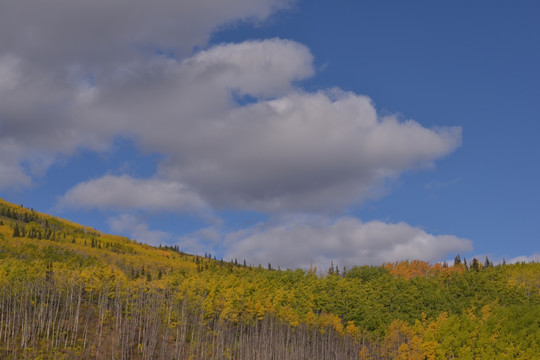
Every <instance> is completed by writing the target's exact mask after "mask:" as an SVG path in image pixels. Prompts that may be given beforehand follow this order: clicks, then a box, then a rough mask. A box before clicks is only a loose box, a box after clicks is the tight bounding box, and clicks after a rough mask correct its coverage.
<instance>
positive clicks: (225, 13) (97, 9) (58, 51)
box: [0, 0, 294, 70]
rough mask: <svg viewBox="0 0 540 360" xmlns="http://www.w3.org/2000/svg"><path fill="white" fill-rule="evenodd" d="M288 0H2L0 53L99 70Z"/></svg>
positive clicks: (193, 41) (199, 41)
mask: <svg viewBox="0 0 540 360" xmlns="http://www.w3.org/2000/svg"><path fill="white" fill-rule="evenodd" d="M292 3H294V0H228V1H221V0H182V1H170V0H153V1H129V2H127V1H125V0H94V1H84V0H27V1H23V2H21V1H19V0H4V1H2V11H1V12H0V55H2V53H1V52H2V51H8V52H13V53H15V54H21V55H22V56H24V57H26V58H28V59H31V60H32V61H34V62H35V63H39V64H40V66H46V67H49V68H56V67H58V66H67V65H70V66H73V65H81V66H83V67H85V68H90V69H92V70H96V69H101V70H103V69H104V68H106V67H107V66H110V65H111V64H114V63H117V62H126V61H128V60H131V59H133V57H134V56H141V54H144V53H149V54H151V53H152V52H153V51H155V50H156V49H161V50H168V49H172V50H175V51H180V52H183V53H184V54H185V53H188V54H189V53H190V52H191V50H192V48H193V47H194V46H197V45H198V46H200V45H204V44H205V43H206V41H207V39H208V37H209V36H210V34H211V33H212V32H213V31H215V30H216V29H217V28H220V27H223V26H225V25H228V24H232V23H235V22H237V21H251V22H257V21H262V20H264V19H266V18H267V17H268V16H269V15H271V14H272V13H274V12H275V11H277V10H279V9H284V8H286V7H288V6H290V5H291V4H292Z"/></svg>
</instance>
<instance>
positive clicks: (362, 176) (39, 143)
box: [0, 0, 540, 268]
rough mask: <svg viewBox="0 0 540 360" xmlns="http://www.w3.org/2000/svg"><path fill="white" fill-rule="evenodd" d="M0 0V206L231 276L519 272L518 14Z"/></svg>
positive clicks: (526, 68)
mask: <svg viewBox="0 0 540 360" xmlns="http://www.w3.org/2000/svg"><path fill="white" fill-rule="evenodd" d="M41 6H43V8H40V7H41ZM4 7H5V11H2V14H0V24H1V25H0V33H2V34H4V35H0V154H1V155H0V197H2V198H4V199H5V200H8V201H12V202H15V203H22V204H24V205H25V206H28V207H33V208H35V209H37V210H40V211H44V212H49V213H52V214H54V215H58V216H61V217H64V218H68V219H71V220H73V221H76V222H79V223H82V224H86V225H89V226H92V227H95V228H97V229H99V230H101V231H103V232H108V233H111V232H112V233H120V234H123V235H126V236H129V237H131V238H136V239H137V240H139V241H143V242H148V243H151V244H159V243H167V244H177V245H179V246H180V248H181V249H183V250H185V251H187V252H191V253H199V254H202V253H205V252H211V253H212V254H215V255H216V256H218V257H225V258H234V257H237V258H239V259H242V258H246V259H247V261H248V262H249V263H253V264H258V263H262V264H265V263H267V262H272V264H275V265H280V266H282V267H297V266H299V267H307V266H309V265H310V264H315V265H317V266H319V267H322V268H324V267H326V266H328V264H329V263H330V261H334V263H337V264H341V265H342V266H352V265H355V264H357V265H360V264H366V263H369V264H378V263H381V262H383V261H396V260H401V259H407V258H409V259H410V258H419V259H422V260H426V261H440V260H444V259H450V258H453V256H455V254H457V253H461V255H462V256H465V257H467V258H472V257H474V256H482V257H483V256H485V255H489V257H490V258H492V259H495V260H500V259H502V258H506V260H511V259H523V260H536V261H538V260H539V256H540V255H539V248H538V243H539V240H540V232H539V230H538V227H537V225H536V223H537V218H538V216H539V211H538V204H539V203H540V192H539V191H538V188H537V183H538V178H539V175H540V174H539V172H540V171H539V169H540V166H538V160H537V158H538V155H539V154H540V145H539V144H540V143H539V142H538V141H537V139H536V137H537V136H538V134H539V133H540V125H539V120H540V102H539V101H538V99H540V86H539V84H540V70H539V68H538V64H540V47H539V46H538V38H539V37H540V23H538V21H537V15H538V13H539V11H540V5H538V4H537V2H534V1H520V2H510V1H489V2H488V1H476V2H474V3H471V2H465V1H453V2H433V1H414V2H407V3H405V2H401V1H361V2H326V1H285V0H250V1H248V0H234V1H231V2H228V3H227V4H223V3H222V2H220V1H217V0H207V1H202V2H201V1H199V2H197V1H187V2H186V1H184V2H178V3H171V2H168V1H161V0H158V1H153V2H149V1H148V2H140V3H138V4H137V5H136V6H132V7H130V8H126V7H124V6H123V5H122V2H121V1H105V0H103V1H101V0H99V1H95V2H93V3H92V4H85V3H83V2H77V1H75V2H70V3H66V4H63V5H59V4H58V3H55V4H54V5H51V4H48V1H44V2H41V3H39V4H34V5H33V6H29V5H25V4H19V2H17V1H15V0H13V1H11V0H9V1H7V3H6V5H5V6H4ZM51 9H53V10H54V11H52V10H51ZM89 10H91V11H89ZM36 14H40V15H39V16H38V15H36ZM5 34H10V35H9V36H7V35H5Z"/></svg>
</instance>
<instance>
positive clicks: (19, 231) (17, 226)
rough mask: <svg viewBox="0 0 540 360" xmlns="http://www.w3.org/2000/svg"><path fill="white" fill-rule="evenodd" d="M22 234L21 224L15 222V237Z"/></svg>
mask: <svg viewBox="0 0 540 360" xmlns="http://www.w3.org/2000/svg"><path fill="white" fill-rule="evenodd" d="M20 236H21V230H20V229H19V224H15V227H14V228H13V237H14V238H16V237H20Z"/></svg>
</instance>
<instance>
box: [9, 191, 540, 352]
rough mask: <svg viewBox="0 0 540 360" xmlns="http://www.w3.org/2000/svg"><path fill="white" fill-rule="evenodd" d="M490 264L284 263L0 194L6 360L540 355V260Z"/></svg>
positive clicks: (488, 262) (487, 260) (485, 260)
mask: <svg viewBox="0 0 540 360" xmlns="http://www.w3.org/2000/svg"><path fill="white" fill-rule="evenodd" d="M479 260H480V259H479ZM479 260H477V259H473V260H470V261H469V263H468V264H466V263H465V261H463V260H462V259H460V258H459V257H456V261H455V262H454V263H453V264H449V265H446V264H444V265H441V264H436V265H430V264H427V263H424V262H421V261H410V262H402V263H396V264H383V265H381V266H377V267H373V266H359V267H355V268H352V269H339V268H337V267H334V266H333V265H332V266H330V268H329V269H325V271H324V272H323V271H321V269H310V270H309V271H304V270H271V269H269V268H271V266H264V268H263V267H261V266H255V267H253V266H248V264H246V263H245V261H243V259H233V260H232V261H223V260H220V259H214V258H213V257H212V256H211V255H209V254H207V255H204V256H194V255H188V254H184V253H182V252H179V251H178V249H175V248H168V247H161V248H154V247H151V246H148V245H144V244H139V243H137V242H135V241H131V240H129V239H126V238H123V237H118V236H112V235H106V234H101V233H100V232H98V231H96V230H94V229H91V228H87V227H84V226H80V225H77V224H73V223H71V222H69V221H65V220H61V219H58V218H54V217H52V216H48V215H45V214H40V213H37V212H35V211H33V210H30V209H27V208H23V207H22V206H18V205H13V204H10V203H7V202H4V201H2V200H0V358H1V359H23V358H27V359H35V358H41V359H79V358H88V359H237V360H249V359H276V360H282V359H490V360H491V359H537V358H539V357H540V345H539V340H538V339H540V264H538V263H529V264H524V263H520V264H508V265H506V264H499V265H495V266H494V265H493V264H492V263H491V262H490V261H489V259H481V261H479ZM322 273H324V275H321V274H322Z"/></svg>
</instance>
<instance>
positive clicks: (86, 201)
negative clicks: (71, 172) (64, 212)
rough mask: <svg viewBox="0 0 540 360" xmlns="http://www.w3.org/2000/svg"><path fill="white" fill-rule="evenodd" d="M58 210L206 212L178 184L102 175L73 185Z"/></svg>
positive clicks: (202, 202) (193, 197) (196, 199)
mask: <svg viewBox="0 0 540 360" xmlns="http://www.w3.org/2000/svg"><path fill="white" fill-rule="evenodd" d="M58 204H59V206H60V207H67V208H82V209H100V210H120V211H127V210H146V211H195V212H203V211H205V210H207V209H208V207H207V205H206V204H205V202H204V201H203V200H202V199H201V197H200V196H198V195H197V194H196V193H195V192H193V191H191V190H189V189H188V188H187V187H186V186H185V185H183V184H181V183H178V182H169V181H162V180H159V179H136V178H132V177H130V176H127V175H122V176H112V175H105V176H103V177H101V178H99V179H93V180H89V181H86V182H82V183H80V184H77V185H76V186H74V187H73V188H71V189H70V190H68V191H67V192H66V194H65V195H64V196H62V197H61V198H60V200H59V202H58Z"/></svg>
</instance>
